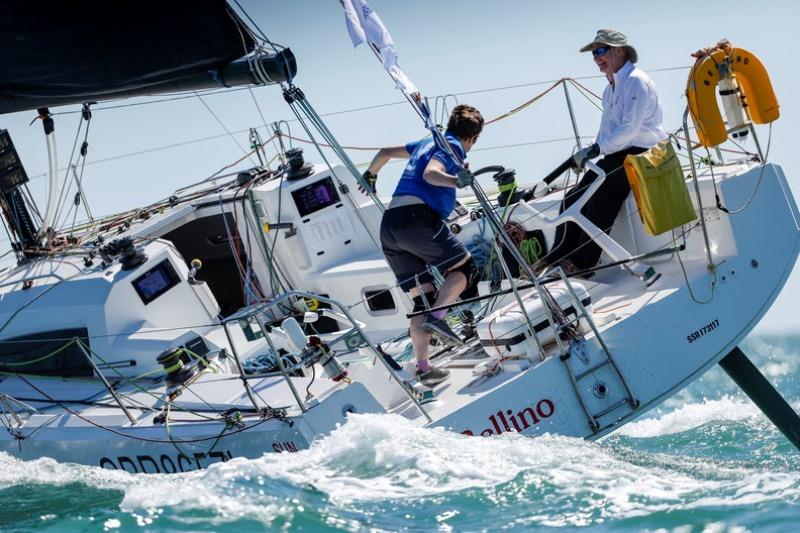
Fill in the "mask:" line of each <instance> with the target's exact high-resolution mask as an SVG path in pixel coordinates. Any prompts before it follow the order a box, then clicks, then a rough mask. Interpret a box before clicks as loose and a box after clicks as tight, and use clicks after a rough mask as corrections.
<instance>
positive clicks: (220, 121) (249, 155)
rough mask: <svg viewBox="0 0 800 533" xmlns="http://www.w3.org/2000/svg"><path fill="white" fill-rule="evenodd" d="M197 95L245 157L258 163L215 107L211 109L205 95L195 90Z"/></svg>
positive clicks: (253, 162)
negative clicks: (215, 111) (204, 97)
mask: <svg viewBox="0 0 800 533" xmlns="http://www.w3.org/2000/svg"><path fill="white" fill-rule="evenodd" d="M195 96H197V99H198V100H200V102H201V103H202V104H203V105H204V106H205V108H206V109H207V110H208V112H209V113H211V116H212V117H214V119H215V120H216V121H217V123H218V124H219V125H220V126H221V127H222V129H223V130H225V133H226V134H227V135H228V137H230V138H231V140H232V141H233V142H234V143H236V146H238V147H239V150H241V151H242V153H243V154H244V155H245V157H247V158H248V159H249V160H250V162H251V163H252V164H254V165H255V164H256V162H255V161H253V158H252V157H251V154H250V153H248V151H247V150H245V148H244V146H242V145H241V143H240V142H239V140H238V139H237V138H236V137H235V136H234V135H233V134H232V133H231V131H230V130H229V129H228V127H227V126H226V125H225V123H224V122H222V119H220V118H219V116H218V115H217V114H216V113H214V110H213V109H211V106H209V105H208V104H207V103H206V101H205V100H204V99H203V97H202V96H200V95H199V94H197V92H195Z"/></svg>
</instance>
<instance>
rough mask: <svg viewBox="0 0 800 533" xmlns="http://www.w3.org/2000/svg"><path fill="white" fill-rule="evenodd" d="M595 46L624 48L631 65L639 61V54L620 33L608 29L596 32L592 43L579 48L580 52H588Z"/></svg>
mask: <svg viewBox="0 0 800 533" xmlns="http://www.w3.org/2000/svg"><path fill="white" fill-rule="evenodd" d="M595 44H606V45H608V46H615V47H620V48H624V49H625V50H626V51H627V52H628V59H629V60H630V62H631V63H636V62H637V61H638V60H639V54H637V53H636V49H635V48H634V47H633V46H631V45H630V44H628V37H627V36H626V35H625V34H624V33H622V32H620V31H617V30H611V29H608V28H603V29H602V30H597V35H595V37H594V41H592V42H590V43H589V44H587V45H586V46H584V47H583V48H581V50H580V51H581V52H588V51H590V50H591V49H592V46H593V45H595Z"/></svg>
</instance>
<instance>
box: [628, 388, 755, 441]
mask: <svg viewBox="0 0 800 533" xmlns="http://www.w3.org/2000/svg"><path fill="white" fill-rule="evenodd" d="M760 416H763V415H762V414H761V411H759V410H758V408H757V407H756V406H755V405H753V404H752V403H751V402H749V401H748V400H739V399H734V398H732V397H730V396H725V397H723V398H720V399H719V400H705V401H703V402H702V403H689V404H685V405H683V406H681V407H678V408H677V409H675V410H673V411H670V412H669V413H666V414H664V415H661V416H658V417H654V418H646V419H644V420H638V421H635V422H631V423H629V424H627V425H625V426H624V427H622V428H620V429H619V431H617V433H618V434H620V435H626V436H628V437H637V438H645V437H658V436H661V435H670V434H674V433H681V432H683V431H688V430H690V429H694V428H696V427H699V426H702V425H704V424H707V423H709V422H712V421H722V420H724V421H737V420H745V419H750V418H758V417H760Z"/></svg>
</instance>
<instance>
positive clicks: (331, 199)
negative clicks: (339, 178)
mask: <svg viewBox="0 0 800 533" xmlns="http://www.w3.org/2000/svg"><path fill="white" fill-rule="evenodd" d="M292 198H294V203H295V205H296V206H297V211H298V212H299V213H300V216H301V217H304V216H307V215H310V214H311V213H316V212H317V211H319V210H321V209H325V208H326V207H328V206H331V205H334V204H338V203H339V201H340V200H339V194H338V193H337V192H336V187H335V186H334V185H333V180H332V179H331V178H330V177H328V178H324V179H321V180H319V181H315V182H314V183H312V184H311V185H306V186H305V187H302V188H300V189H297V190H296V191H292Z"/></svg>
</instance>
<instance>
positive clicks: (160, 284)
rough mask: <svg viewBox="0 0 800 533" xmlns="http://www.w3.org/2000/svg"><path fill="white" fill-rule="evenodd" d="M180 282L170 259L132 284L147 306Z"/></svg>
mask: <svg viewBox="0 0 800 533" xmlns="http://www.w3.org/2000/svg"><path fill="white" fill-rule="evenodd" d="M180 282H181V280H180V278H179V277H178V273H177V272H175V268H173V266H172V263H170V262H169V259H164V260H163V261H161V262H160V263H159V264H157V265H156V266H154V267H153V268H151V269H150V270H148V271H147V272H145V273H144V274H142V275H141V276H139V277H138V278H136V279H135V280H133V282H132V283H133V288H134V289H136V293H137V294H138V295H139V298H141V299H142V302H143V303H144V305H147V304H149V303H150V302H152V301H153V300H155V299H156V298H158V297H159V296H161V295H162V294H164V293H165V292H167V291H168V290H170V289H171V288H172V287H174V286H175V285H177V284H178V283H180Z"/></svg>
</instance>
